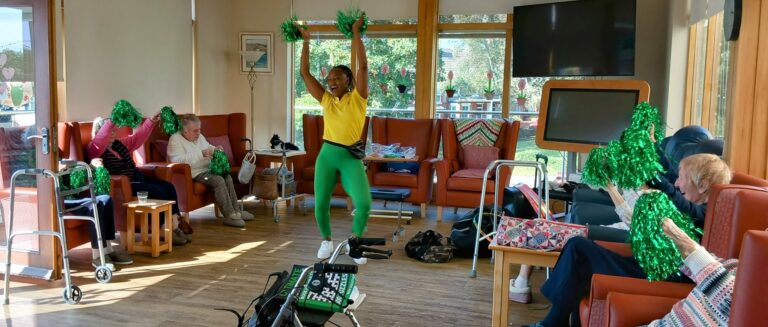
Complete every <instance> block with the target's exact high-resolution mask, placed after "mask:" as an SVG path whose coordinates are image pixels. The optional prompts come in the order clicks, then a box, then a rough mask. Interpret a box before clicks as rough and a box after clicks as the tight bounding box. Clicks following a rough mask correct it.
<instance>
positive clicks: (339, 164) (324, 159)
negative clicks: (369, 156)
mask: <svg viewBox="0 0 768 327" xmlns="http://www.w3.org/2000/svg"><path fill="white" fill-rule="evenodd" d="M337 173H338V174H339V175H341V185H342V186H343V187H344V191H346V192H347V194H349V197H350V198H352V204H354V206H355V218H354V220H353V221H352V234H354V236H357V237H361V236H363V232H364V231H365V225H366V223H367V222H368V213H369V212H370V211H371V189H370V188H369V187H368V177H367V175H366V174H365V169H364V168H363V162H362V161H361V160H360V159H357V158H355V157H353V156H352V154H351V153H349V151H347V149H345V148H342V147H340V146H337V145H333V144H329V143H325V142H324V143H323V145H322V147H321V148H320V154H318V155H317V161H316V162H315V219H317V227H318V228H320V235H321V236H322V237H323V238H330V237H331V195H332V194H333V188H334V187H336V180H337V178H336V176H337Z"/></svg>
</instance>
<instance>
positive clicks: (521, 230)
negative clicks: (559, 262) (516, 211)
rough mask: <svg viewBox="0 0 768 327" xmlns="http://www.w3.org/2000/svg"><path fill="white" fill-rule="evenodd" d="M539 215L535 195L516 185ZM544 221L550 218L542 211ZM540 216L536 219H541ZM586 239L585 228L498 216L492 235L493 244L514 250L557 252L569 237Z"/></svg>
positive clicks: (556, 222) (545, 209)
mask: <svg viewBox="0 0 768 327" xmlns="http://www.w3.org/2000/svg"><path fill="white" fill-rule="evenodd" d="M516 187H517V189H519V190H520V191H522V193H523V195H525V197H526V199H528V202H529V203H530V204H531V206H533V209H534V210H535V211H536V213H537V214H538V213H539V205H538V203H537V202H538V195H537V194H536V193H535V192H534V191H533V190H532V189H531V188H530V187H529V186H528V185H525V184H519V185H516ZM543 210H544V211H545V215H544V216H545V217H550V213H549V212H547V208H543ZM541 216H542V215H539V217H541ZM576 236H583V237H586V236H587V226H584V225H576V224H567V223H561V222H558V221H554V220H546V219H540V218H538V219H523V218H514V217H507V216H502V217H501V220H500V221H499V228H498V230H497V233H496V244H498V245H504V246H512V247H517V248H524V249H531V250H544V251H560V250H562V249H563V246H565V242H567V241H568V240H569V239H570V238H571V237H576Z"/></svg>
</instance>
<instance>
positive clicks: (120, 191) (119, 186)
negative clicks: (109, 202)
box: [109, 175, 133, 205]
mask: <svg viewBox="0 0 768 327" xmlns="http://www.w3.org/2000/svg"><path fill="white" fill-rule="evenodd" d="M109 179H110V181H109V187H110V189H111V191H110V194H109V196H111V197H112V198H113V199H115V200H113V201H115V202H116V203H115V204H116V205H117V204H118V203H117V201H120V200H122V201H120V202H119V204H122V203H124V202H130V201H132V200H133V193H131V181H130V180H128V176H125V175H110V176H109Z"/></svg>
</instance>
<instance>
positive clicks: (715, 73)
mask: <svg viewBox="0 0 768 327" xmlns="http://www.w3.org/2000/svg"><path fill="white" fill-rule="evenodd" d="M722 24H723V13H722V12H721V13H720V14H717V15H715V16H712V17H709V18H708V19H704V20H702V21H700V22H698V23H696V24H695V25H693V26H691V27H690V30H689V31H690V33H689V43H688V44H689V46H688V72H687V80H686V97H685V117H684V122H685V124H686V125H700V126H703V127H704V128H707V129H708V130H709V131H710V132H712V134H713V135H714V136H715V137H717V138H723V137H724V135H725V119H726V117H725V115H726V109H727V105H726V104H727V90H728V68H729V62H730V44H729V42H728V41H727V40H725V38H724V35H723V25H722Z"/></svg>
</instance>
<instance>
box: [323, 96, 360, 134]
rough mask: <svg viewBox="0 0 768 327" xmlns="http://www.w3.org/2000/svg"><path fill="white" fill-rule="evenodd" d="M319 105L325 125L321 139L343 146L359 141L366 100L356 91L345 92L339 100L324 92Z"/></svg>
mask: <svg viewBox="0 0 768 327" xmlns="http://www.w3.org/2000/svg"><path fill="white" fill-rule="evenodd" d="M320 105H321V106H322V107H323V120H324V125H325V127H324V128H323V139H325V140H328V141H331V142H334V143H338V144H343V145H352V144H354V143H355V142H357V140H359V139H360V136H361V135H362V133H363V125H365V109H366V108H367V107H368V100H367V99H363V97H361V96H360V93H357V89H353V90H352V92H347V94H344V96H342V97H341V99H338V98H336V97H334V96H333V94H331V92H328V91H325V94H323V100H322V101H320Z"/></svg>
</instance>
